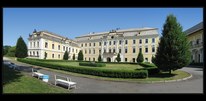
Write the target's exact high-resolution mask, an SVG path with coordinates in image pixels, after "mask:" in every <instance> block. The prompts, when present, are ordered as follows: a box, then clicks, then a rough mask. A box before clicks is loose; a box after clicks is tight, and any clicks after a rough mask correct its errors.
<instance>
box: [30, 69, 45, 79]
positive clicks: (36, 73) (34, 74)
mask: <svg viewBox="0 0 206 101" xmlns="http://www.w3.org/2000/svg"><path fill="white" fill-rule="evenodd" d="M43 75H44V74H42V73H39V72H38V71H34V69H33V68H32V76H37V77H38V79H40V78H42V77H43Z"/></svg>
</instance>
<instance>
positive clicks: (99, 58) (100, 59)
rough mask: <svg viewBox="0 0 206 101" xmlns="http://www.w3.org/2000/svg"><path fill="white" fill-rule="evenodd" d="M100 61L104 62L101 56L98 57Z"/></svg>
mask: <svg viewBox="0 0 206 101" xmlns="http://www.w3.org/2000/svg"><path fill="white" fill-rule="evenodd" d="M98 61H99V62H102V57H101V55H100V54H99V57H98Z"/></svg>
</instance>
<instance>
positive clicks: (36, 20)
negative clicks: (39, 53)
mask: <svg viewBox="0 0 206 101" xmlns="http://www.w3.org/2000/svg"><path fill="white" fill-rule="evenodd" d="M168 14H174V15H175V16H176V17H177V20H178V22H179V23H180V24H181V25H182V27H183V31H185V30H186V29H188V28H190V27H192V26H194V25H196V24H198V23H199V22H201V21H203V8H3V45H11V46H14V45H16V42H17V39H18V38H19V37H20V36H22V37H23V39H24V41H25V42H26V44H27V43H28V39H27V38H28V37H29V34H31V33H32V32H33V31H34V29H36V30H37V31H41V30H48V31H50V32H54V33H56V34H59V35H61V36H64V37H68V38H71V39H74V38H75V37H77V36H81V35H84V34H88V33H89V32H104V31H110V30H112V29H116V28H120V29H127V28H141V27H153V28H158V29H159V30H158V32H159V34H161V33H162V26H163V24H164V22H165V20H166V16H167V15H168Z"/></svg>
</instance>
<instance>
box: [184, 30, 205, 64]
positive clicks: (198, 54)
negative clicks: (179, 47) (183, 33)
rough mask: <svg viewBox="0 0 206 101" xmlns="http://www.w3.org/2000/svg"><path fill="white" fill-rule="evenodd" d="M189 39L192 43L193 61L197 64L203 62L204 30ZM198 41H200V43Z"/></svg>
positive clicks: (189, 36)
mask: <svg viewBox="0 0 206 101" xmlns="http://www.w3.org/2000/svg"><path fill="white" fill-rule="evenodd" d="M187 39H188V41H189V42H190V51H191V55H192V56H191V59H192V61H194V62H196V63H199V62H203V30H199V31H197V32H194V33H191V34H189V35H188V36H187ZM197 40H199V41H198V43H197Z"/></svg>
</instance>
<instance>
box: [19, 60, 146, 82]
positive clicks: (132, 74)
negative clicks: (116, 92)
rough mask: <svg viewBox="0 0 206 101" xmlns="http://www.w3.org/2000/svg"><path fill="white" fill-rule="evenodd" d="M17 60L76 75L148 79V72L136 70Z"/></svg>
mask: <svg viewBox="0 0 206 101" xmlns="http://www.w3.org/2000/svg"><path fill="white" fill-rule="evenodd" d="M17 60H18V61H20V62H24V63H29V64H33V65H37V66H42V67H47V68H52V69H59V70H64V71H69V72H75V73H82V74H89V75H95V76H103V77H113V78H147V77H148V71H147V70H136V71H131V70H130V71H129V70H128V71H125V70H108V69H101V68H86V67H80V66H69V65H68V66H65V65H57V64H48V63H46V62H42V61H37V60H33V59H23V58H18V59H17Z"/></svg>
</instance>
